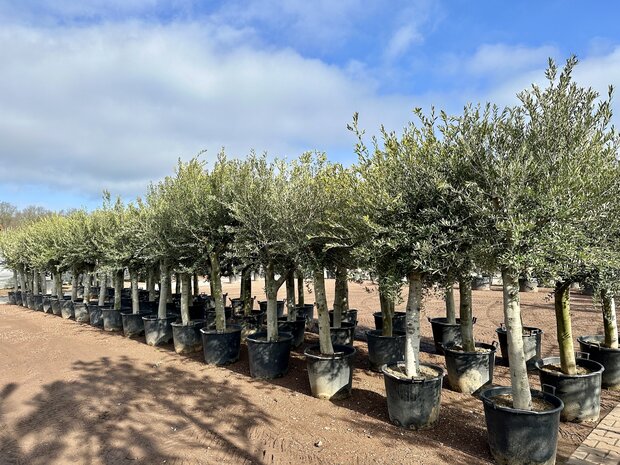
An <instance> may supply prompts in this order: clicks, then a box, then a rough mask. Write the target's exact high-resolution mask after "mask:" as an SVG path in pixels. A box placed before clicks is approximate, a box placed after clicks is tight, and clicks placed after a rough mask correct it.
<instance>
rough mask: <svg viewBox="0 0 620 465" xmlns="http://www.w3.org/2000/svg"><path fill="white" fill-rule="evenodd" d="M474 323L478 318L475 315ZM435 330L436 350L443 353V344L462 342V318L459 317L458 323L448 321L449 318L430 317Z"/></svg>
mask: <svg viewBox="0 0 620 465" xmlns="http://www.w3.org/2000/svg"><path fill="white" fill-rule="evenodd" d="M473 320H474V324H476V318H475V317H474V319H473ZM428 321H430V323H431V328H432V330H433V340H434V341H435V352H437V353H438V354H440V355H443V346H445V345H448V344H450V343H453V344H456V345H459V344H460V343H461V319H460V318H457V319H456V323H454V324H451V323H448V319H447V318H429V319H428Z"/></svg>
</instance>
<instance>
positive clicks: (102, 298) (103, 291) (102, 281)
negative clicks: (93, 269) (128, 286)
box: [97, 273, 107, 307]
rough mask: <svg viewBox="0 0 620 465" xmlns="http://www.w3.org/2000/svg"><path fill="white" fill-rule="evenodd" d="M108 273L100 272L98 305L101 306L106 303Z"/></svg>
mask: <svg viewBox="0 0 620 465" xmlns="http://www.w3.org/2000/svg"><path fill="white" fill-rule="evenodd" d="M106 281H107V279H106V274H105V273H99V302H97V305H99V306H100V307H102V306H104V305H105V296H106V291H107V288H106Z"/></svg>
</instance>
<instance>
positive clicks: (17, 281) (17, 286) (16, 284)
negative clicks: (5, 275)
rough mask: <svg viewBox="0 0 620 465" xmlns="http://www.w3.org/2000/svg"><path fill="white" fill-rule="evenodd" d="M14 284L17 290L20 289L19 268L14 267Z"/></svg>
mask: <svg viewBox="0 0 620 465" xmlns="http://www.w3.org/2000/svg"><path fill="white" fill-rule="evenodd" d="M13 285H14V288H15V292H17V291H19V278H18V276H17V270H15V269H13Z"/></svg>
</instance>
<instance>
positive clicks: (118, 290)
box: [114, 270, 125, 310]
mask: <svg viewBox="0 0 620 465" xmlns="http://www.w3.org/2000/svg"><path fill="white" fill-rule="evenodd" d="M124 277H125V273H124V271H123V270H116V273H114V310H120V309H121V294H122V292H123V284H124V283H123V281H124Z"/></svg>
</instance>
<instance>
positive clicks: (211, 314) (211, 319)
mask: <svg viewBox="0 0 620 465" xmlns="http://www.w3.org/2000/svg"><path fill="white" fill-rule="evenodd" d="M224 318H225V319H226V322H227V323H228V322H229V321H230V320H231V318H232V307H224ZM206 322H207V323H206V327H207V328H212V327H213V328H215V309H214V310H207V313H206Z"/></svg>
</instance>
